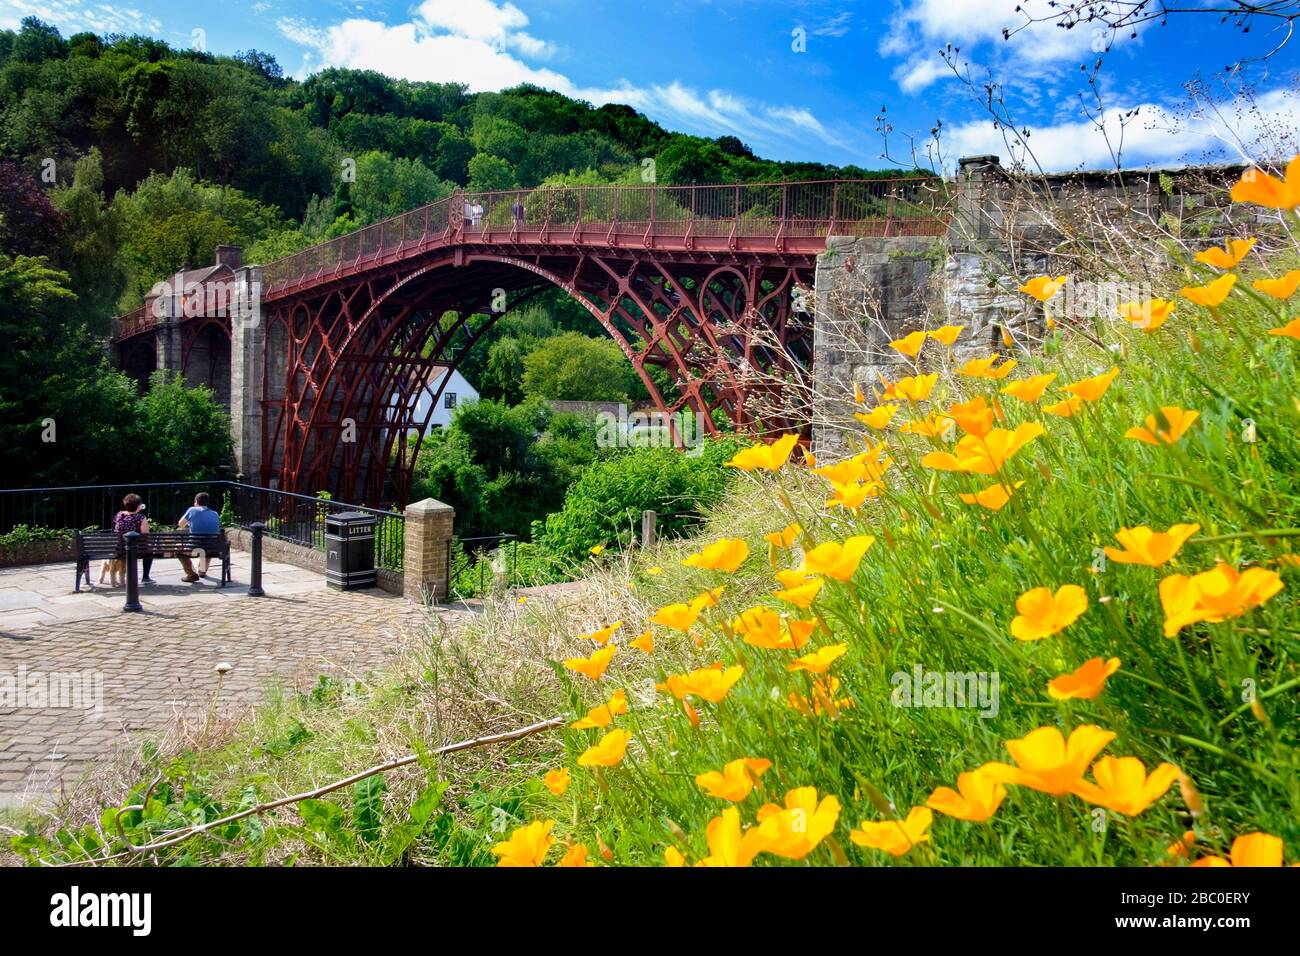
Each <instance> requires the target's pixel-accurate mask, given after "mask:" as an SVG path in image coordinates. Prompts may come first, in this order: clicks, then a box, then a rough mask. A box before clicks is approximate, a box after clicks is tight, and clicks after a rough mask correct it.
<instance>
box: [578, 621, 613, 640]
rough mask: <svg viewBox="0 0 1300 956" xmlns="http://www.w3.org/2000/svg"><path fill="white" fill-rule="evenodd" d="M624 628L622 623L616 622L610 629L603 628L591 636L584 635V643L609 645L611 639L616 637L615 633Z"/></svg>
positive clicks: (593, 632)
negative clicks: (591, 642) (593, 642)
mask: <svg viewBox="0 0 1300 956" xmlns="http://www.w3.org/2000/svg"><path fill="white" fill-rule="evenodd" d="M622 626H623V622H622V621H615V622H614V623H613V624H611V625H610V626H609V627H603V628H601V629H600V630H599V631H592V632H591V633H590V634H583V635H582V639H583V640H584V641H595V642H596V643H597V644H608V643H609V639H610V638H611V637H613V636H614V632H615V631H617V630H618V629H619V628H620V627H622Z"/></svg>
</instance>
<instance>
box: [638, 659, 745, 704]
mask: <svg viewBox="0 0 1300 956" xmlns="http://www.w3.org/2000/svg"><path fill="white" fill-rule="evenodd" d="M744 673H745V668H743V667H741V666H740V665H739V664H733V665H732V666H731V667H728V668H726V669H725V670H724V669H723V667H722V665H718V666H716V667H702V668H700V669H699V670H694V671H691V672H690V673H687V674H672V675H670V676H669V677H668V680H667V682H666V683H663V684H657V685H656V687H657V688H658V689H659V690H666V691H668V692H669V693H670V694H672V695H673V696H674V697H676V698H677V699H678V700H686V698H688V697H691V696H694V697H698V698H700V699H701V700H707V701H708V702H709V703H711V704H716V703H718V702H719V701H720V700H722V698H724V697H726V696H727V692H728V691H730V690H731V688H732V687H733V686H735V683H736V681H738V680H740V677H741V675H742V674H744Z"/></svg>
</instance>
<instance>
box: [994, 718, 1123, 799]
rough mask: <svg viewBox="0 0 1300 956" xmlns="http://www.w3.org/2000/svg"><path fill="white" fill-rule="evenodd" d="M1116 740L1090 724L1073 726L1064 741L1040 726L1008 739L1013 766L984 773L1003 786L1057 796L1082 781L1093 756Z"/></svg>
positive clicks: (997, 766)
mask: <svg viewBox="0 0 1300 956" xmlns="http://www.w3.org/2000/svg"><path fill="white" fill-rule="evenodd" d="M1114 739H1115V735H1114V734H1113V733H1112V732H1111V731H1109V730H1102V729H1101V728H1100V727H1097V726H1095V725H1093V724H1084V725H1083V726H1081V727H1076V728H1074V730H1073V731H1072V732H1071V733H1070V739H1069V741H1068V742H1067V741H1066V739H1065V737H1064V736H1063V735H1062V734H1061V731H1060V730H1058V729H1057V728H1055V727H1039V728H1038V729H1037V730H1031V731H1030V732H1029V733H1028V734H1026V735H1025V736H1024V737H1022V738H1020V739H1019V740H1008V741H1007V742H1006V748H1007V751H1008V752H1009V753H1010V754H1011V759H1012V760H1014V761H1015V762H1016V766H1014V767H1011V766H1008V765H1007V764H1002V763H990V764H985V765H984V767H983V770H984V772H985V773H988V774H990V775H991V776H993V777H994V779H996V780H999V781H1001V782H1002V783H1014V784H1017V785H1019V786H1022V787H1029V788H1030V789H1031V790H1041V791H1042V792H1043V793H1050V794H1052V795H1053V796H1056V797H1060V796H1064V795H1065V794H1067V793H1069V792H1070V791H1071V789H1072V788H1073V787H1074V786H1075V784H1077V783H1078V782H1079V781H1080V780H1081V779H1083V774H1084V771H1085V770H1087V769H1088V765H1089V764H1090V763H1092V760H1093V758H1094V757H1096V756H1097V754H1099V753H1101V751H1102V750H1103V749H1104V748H1105V746H1106V745H1107V744H1108V743H1110V742H1111V741H1112V740H1114Z"/></svg>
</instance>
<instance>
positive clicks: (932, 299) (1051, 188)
mask: <svg viewBox="0 0 1300 956" xmlns="http://www.w3.org/2000/svg"><path fill="white" fill-rule="evenodd" d="M1241 171H1242V167H1240V166H1220V167H1203V168H1197V167H1192V168H1188V169H1181V170H1165V171H1144V172H1126V173H1124V174H1123V175H1116V174H1113V173H1071V174H1060V175H1051V176H1040V177H1017V176H1012V175H1011V174H1009V173H1008V172H1007V171H1005V170H1003V169H1002V167H1001V166H1000V165H999V163H998V160H997V158H996V157H992V156H975V157H969V158H966V159H963V160H961V162H960V164H959V170H958V174H957V180H956V182H955V183H954V189H953V205H952V208H951V210H950V212H951V216H950V219H949V229H948V234H947V236H945V237H942V238H938V239H920V238H854V237H846V236H832V237H831V238H830V239H829V240H828V242H827V250H826V252H825V253H824V254H823V255H822V256H820V257H819V258H818V263H817V275H816V280H815V301H816V316H815V320H814V356H815V357H814V361H813V410H812V416H811V417H812V431H813V450H814V451H815V452H816V453H817V455H818V456H821V457H826V458H832V459H833V458H835V457H837V456H840V455H842V454H843V453H844V452H846V451H847V450H848V445H847V442H846V439H847V436H848V434H849V433H850V432H853V433H859V434H860V432H861V429H859V428H857V427H855V422H854V421H853V417H852V413H853V411H854V406H853V390H854V386H855V385H858V386H860V387H861V388H862V389H863V390H864V391H865V392H866V394H867V395H868V396H870V394H871V388H872V386H873V385H878V384H879V382H880V376H881V375H884V376H885V377H886V378H891V379H893V378H898V377H900V376H902V375H905V374H911V371H912V366H911V365H910V364H909V363H907V360H906V359H905V358H904V356H902V355H901V354H899V353H898V352H896V351H895V350H893V349H891V348H889V345H888V343H889V342H890V341H891V340H893V339H897V338H901V337H903V336H905V335H906V334H907V333H908V332H911V331H913V330H915V329H918V328H924V327H930V328H933V327H936V326H939V325H962V326H965V330H964V331H963V333H962V335H961V338H960V339H959V340H958V344H957V345H956V347H955V349H954V355H955V358H956V359H957V360H958V361H964V360H965V359H966V358H968V357H971V356H975V355H979V356H987V355H989V354H990V353H992V352H994V351H1001V352H1002V353H1003V354H1009V353H1012V352H1015V351H1021V350H1025V349H1032V348H1034V347H1035V346H1037V345H1038V344H1039V343H1041V342H1042V340H1043V337H1044V334H1045V327H1046V319H1047V316H1046V314H1045V312H1044V309H1043V307H1042V306H1041V305H1039V304H1038V303H1037V302H1035V301H1034V300H1032V299H1030V298H1029V297H1028V296H1026V295H1024V294H1023V293H1021V292H1020V291H1019V286H1020V284H1021V283H1022V282H1023V281H1024V280H1025V279H1026V278H1028V277H1031V276H1035V275H1044V274H1050V275H1061V274H1065V275H1069V276H1071V277H1072V281H1071V282H1070V283H1069V284H1067V286H1066V291H1065V292H1064V293H1063V294H1061V295H1060V296H1058V297H1057V299H1055V300H1053V302H1052V309H1053V315H1054V316H1056V317H1058V318H1063V317H1064V318H1073V319H1082V318H1088V317H1090V316H1101V315H1109V316H1113V315H1114V307H1115V305H1116V304H1117V303H1118V302H1120V301H1127V300H1129V299H1135V298H1144V297H1146V296H1147V295H1149V294H1150V284H1151V283H1153V282H1154V281H1155V280H1156V278H1157V277H1160V276H1162V275H1163V274H1164V273H1165V272H1166V271H1167V270H1168V268H1169V267H1170V265H1171V260H1168V259H1153V258H1152V257H1151V255H1150V250H1151V249H1152V248H1153V247H1156V243H1157V242H1158V241H1164V242H1167V241H1168V239H1169V238H1170V237H1179V236H1182V237H1186V238H1187V241H1188V242H1189V243H1191V242H1194V243H1195V245H1196V246H1197V247H1203V246H1205V245H1207V244H1209V243H1210V242H1212V241H1218V240H1220V239H1222V238H1223V237H1225V236H1229V235H1236V234H1242V233H1245V232H1254V231H1255V230H1257V229H1260V228H1266V227H1265V224H1264V223H1263V221H1262V220H1260V218H1259V216H1258V214H1257V213H1256V212H1254V211H1252V210H1251V209H1249V208H1239V207H1235V206H1233V205H1232V204H1231V203H1229V202H1228V200H1227V188H1228V186H1229V185H1230V184H1231V183H1232V182H1235V181H1236V179H1237V178H1239V176H1240V174H1241Z"/></svg>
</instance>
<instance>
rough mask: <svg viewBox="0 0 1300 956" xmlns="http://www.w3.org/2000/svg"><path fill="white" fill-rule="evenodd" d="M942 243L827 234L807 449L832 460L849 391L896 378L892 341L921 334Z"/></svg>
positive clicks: (847, 423) (935, 290)
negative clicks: (810, 438) (810, 445)
mask: <svg viewBox="0 0 1300 956" xmlns="http://www.w3.org/2000/svg"><path fill="white" fill-rule="evenodd" d="M942 257H943V243H942V240H940V239H935V238H924V237H898V238H854V237H851V236H831V237H830V238H829V239H828V240H827V250H826V252H825V254H824V255H822V256H821V257H820V259H819V260H818V263H817V277H816V281H815V284H814V289H813V292H814V297H815V300H816V305H817V314H816V317H815V321H814V323H813V355H814V356H815V358H814V360H813V416H812V417H813V450H814V452H815V453H816V454H817V455H818V456H821V457H831V458H833V457H836V455H837V454H839V453H841V452H843V451H844V450H845V447H846V446H845V444H844V431H845V429H848V428H851V426H852V425H853V411H854V408H853V389H854V385H860V386H862V387H863V388H865V389H868V390H869V389H870V386H871V385H872V384H873V383H878V382H879V381H880V376H881V375H884V376H885V377H887V378H894V377H897V376H898V374H899V372H898V368H899V365H900V363H902V362H903V356H902V355H900V354H899V353H898V352H895V351H894V350H893V349H891V348H889V342H890V340H891V339H895V338H898V337H899V336H900V335H906V334H907V333H908V332H910V331H912V330H913V329H917V328H922V327H924V326H925V325H926V322H927V319H928V317H929V316H931V314H932V313H933V312H934V311H935V309H936V307H937V306H938V304H939V303H940V301H941V299H940V293H941V291H942V290H941V288H940V285H939V282H938V280H939V279H940V277H941V275H942V269H941V266H942V262H943V258H942Z"/></svg>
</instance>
